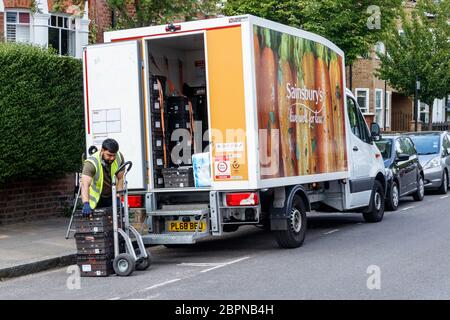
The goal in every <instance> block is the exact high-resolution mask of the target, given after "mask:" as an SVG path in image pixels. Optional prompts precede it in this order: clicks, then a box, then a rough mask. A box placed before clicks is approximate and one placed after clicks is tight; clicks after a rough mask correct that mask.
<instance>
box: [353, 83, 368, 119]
mask: <svg viewBox="0 0 450 320" xmlns="http://www.w3.org/2000/svg"><path fill="white" fill-rule="evenodd" d="M360 91H362V92H365V93H366V105H365V106H359V107H360V109H361V112H362V113H363V114H370V109H369V100H370V90H369V88H355V98H356V102H357V103H358V105H359V102H358V92H360Z"/></svg>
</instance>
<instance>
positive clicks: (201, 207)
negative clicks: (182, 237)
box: [149, 204, 209, 216]
mask: <svg viewBox="0 0 450 320" xmlns="http://www.w3.org/2000/svg"><path fill="white" fill-rule="evenodd" d="M208 212H209V208H208V205H207V204H183V205H163V206H162V208H161V209H159V210H155V211H150V212H149V215H151V216H201V215H206V214H208Z"/></svg>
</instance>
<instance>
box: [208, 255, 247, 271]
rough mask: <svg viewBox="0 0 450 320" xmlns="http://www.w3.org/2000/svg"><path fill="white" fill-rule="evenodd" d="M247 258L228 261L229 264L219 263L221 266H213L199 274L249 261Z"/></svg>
mask: <svg viewBox="0 0 450 320" xmlns="http://www.w3.org/2000/svg"><path fill="white" fill-rule="evenodd" d="M249 258H250V257H243V258H239V259H236V260H233V261H230V262H225V263H221V264H219V265H217V266H214V267H212V268H209V269H205V270H202V271H200V272H202V273H205V272H209V271H212V270H215V269H218V268H222V267H225V266H228V265H230V264H233V263H237V262H240V261H243V260H246V259H249Z"/></svg>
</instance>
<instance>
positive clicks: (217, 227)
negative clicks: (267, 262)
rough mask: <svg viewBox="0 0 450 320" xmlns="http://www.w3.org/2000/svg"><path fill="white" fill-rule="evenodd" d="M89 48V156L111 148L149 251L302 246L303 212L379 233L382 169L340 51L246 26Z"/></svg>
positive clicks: (246, 19) (183, 30)
mask: <svg viewBox="0 0 450 320" xmlns="http://www.w3.org/2000/svg"><path fill="white" fill-rule="evenodd" d="M105 42H106V43H104V44H98V45H91V46H88V47H87V48H85V50H84V55H83V63H84V65H83V66H84V90H85V120H86V145H87V146H88V147H90V146H92V145H95V146H97V147H99V146H100V145H101V143H102V141H103V140H104V139H105V138H107V137H110V138H114V139H116V140H117V141H118V142H119V144H120V150H121V151H122V153H123V154H124V156H125V158H126V160H131V161H132V162H133V169H132V170H131V172H130V173H129V179H128V180H129V188H130V190H131V196H130V204H131V206H132V207H141V208H145V210H146V213H147V220H146V222H147V226H148V234H146V235H144V241H145V243H147V244H165V245H173V244H187V243H195V242H196V240H197V239H199V238H202V237H206V236H210V235H212V236H219V235H221V234H222V233H223V232H229V231H234V230H237V229H238V227H239V226H241V225H259V226H261V225H263V226H267V227H270V230H272V231H273V232H274V234H275V236H276V239H277V241H278V243H279V245H280V246H282V247H298V246H300V245H301V244H302V243H303V240H304V237H305V232H306V223H307V221H306V213H307V212H308V213H314V212H320V211H322V210H328V211H329V210H330V209H331V210H334V211H341V212H348V211H352V212H354V211H359V212H362V213H363V215H364V218H365V220H366V221H368V222H378V221H381V220H382V218H383V214H384V194H385V189H386V183H385V177H384V165H383V160H382V157H381V155H380V152H379V150H378V149H377V147H376V146H375V144H374V143H373V140H374V139H375V138H377V137H378V136H379V127H377V126H376V125H373V126H372V132H371V131H369V129H368V126H367V125H366V122H365V120H364V117H363V115H362V114H361V111H360V109H359V107H358V104H357V102H356V99H355V97H354V96H353V95H352V93H351V92H350V91H349V90H346V89H345V83H346V82H345V64H344V53H343V52H342V51H341V50H340V49H339V48H338V47H337V46H335V45H334V44H333V43H331V42H330V41H328V40H327V39H324V38H322V37H320V36H318V35H315V34H312V33H309V32H305V31H302V30H299V29H295V28H292V27H288V26H285V25H282V24H279V23H275V22H271V21H268V20H264V19H260V18H258V17H254V16H251V15H244V16H236V17H224V18H217V19H209V20H200V21H192V22H185V23H179V24H170V25H162V26H152V27H144V28H137V29H129V30H120V31H112V32H106V33H105Z"/></svg>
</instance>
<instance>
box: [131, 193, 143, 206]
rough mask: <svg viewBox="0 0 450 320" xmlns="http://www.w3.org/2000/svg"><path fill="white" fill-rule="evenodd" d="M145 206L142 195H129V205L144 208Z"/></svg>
mask: <svg viewBox="0 0 450 320" xmlns="http://www.w3.org/2000/svg"><path fill="white" fill-rule="evenodd" d="M143 206H144V200H143V198H142V195H139V196H128V207H130V208H142V207H143Z"/></svg>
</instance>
